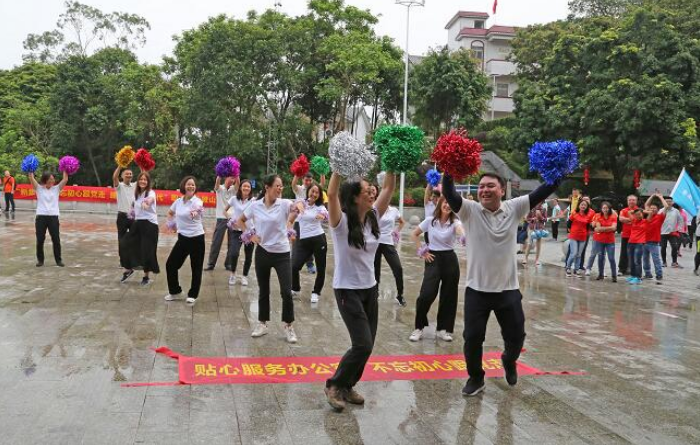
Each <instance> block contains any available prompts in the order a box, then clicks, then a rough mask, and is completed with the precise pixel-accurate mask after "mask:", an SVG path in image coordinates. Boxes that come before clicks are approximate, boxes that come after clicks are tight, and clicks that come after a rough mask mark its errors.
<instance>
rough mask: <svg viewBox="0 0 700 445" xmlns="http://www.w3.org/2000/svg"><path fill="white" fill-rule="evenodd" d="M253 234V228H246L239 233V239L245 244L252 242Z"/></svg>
mask: <svg viewBox="0 0 700 445" xmlns="http://www.w3.org/2000/svg"><path fill="white" fill-rule="evenodd" d="M254 236H255V229H250V230H246V231H245V232H243V233H242V234H241V241H242V242H243V244H245V245H246V246H247V245H249V244H250V243H252V242H253V237H254Z"/></svg>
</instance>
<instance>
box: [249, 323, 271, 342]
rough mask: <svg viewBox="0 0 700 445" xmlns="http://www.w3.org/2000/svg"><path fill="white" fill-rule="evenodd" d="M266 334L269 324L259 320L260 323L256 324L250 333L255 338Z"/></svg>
mask: <svg viewBox="0 0 700 445" xmlns="http://www.w3.org/2000/svg"><path fill="white" fill-rule="evenodd" d="M265 334H267V324H266V323H261V322H258V325H257V326H255V329H253V333H252V334H250V336H251V337H253V338H258V337H262V336H263V335H265Z"/></svg>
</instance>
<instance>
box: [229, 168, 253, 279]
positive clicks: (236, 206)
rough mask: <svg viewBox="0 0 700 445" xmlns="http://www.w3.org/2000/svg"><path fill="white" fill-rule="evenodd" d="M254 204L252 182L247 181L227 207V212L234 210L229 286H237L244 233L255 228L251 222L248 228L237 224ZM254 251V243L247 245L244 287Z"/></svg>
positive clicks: (230, 244)
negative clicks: (237, 272) (237, 273)
mask: <svg viewBox="0 0 700 445" xmlns="http://www.w3.org/2000/svg"><path fill="white" fill-rule="evenodd" d="M252 202H253V187H252V186H251V185H250V181H248V180H247V179H246V180H245V181H243V182H241V185H240V186H239V187H238V191H237V192H236V194H235V195H233V196H232V197H231V199H229V200H228V204H227V205H226V212H228V211H229V209H233V214H232V215H231V219H230V221H231V222H232V223H231V224H230V225H233V228H231V227H230V226H229V229H228V230H229V234H228V240H229V245H228V254H227V255H228V256H227V258H226V264H228V267H229V269H230V270H231V275H230V276H229V278H228V285H229V286H233V285H235V284H236V269H237V267H238V257H239V256H240V254H241V246H243V241H242V240H241V235H243V231H244V230H245V229H252V228H253V225H252V224H251V223H250V222H249V223H248V225H247V226H246V227H240V228H239V227H238V226H236V222H237V221H238V219H239V218H240V217H241V216H242V215H243V212H245V209H247V208H248V206H250V204H251V203H252ZM254 249H255V245H254V244H253V243H250V244H246V245H245V246H244V247H243V252H244V254H245V260H244V261H243V276H242V277H240V282H241V285H243V286H247V285H248V272H250V266H251V264H253V250H254Z"/></svg>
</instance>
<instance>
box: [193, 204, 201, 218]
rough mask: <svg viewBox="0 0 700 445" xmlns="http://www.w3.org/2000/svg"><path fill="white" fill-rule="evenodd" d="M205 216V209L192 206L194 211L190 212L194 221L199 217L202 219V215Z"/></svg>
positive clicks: (199, 206) (196, 205)
mask: <svg viewBox="0 0 700 445" xmlns="http://www.w3.org/2000/svg"><path fill="white" fill-rule="evenodd" d="M203 214H204V207H202V206H201V205H199V204H194V205H193V206H192V210H190V216H191V217H192V219H193V220H194V219H197V218H198V217H199V218H201V217H202V215H203Z"/></svg>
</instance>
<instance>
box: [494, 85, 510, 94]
mask: <svg viewBox="0 0 700 445" xmlns="http://www.w3.org/2000/svg"><path fill="white" fill-rule="evenodd" d="M508 86H509V85H508V84H507V83H497V84H496V97H510V95H509V94H508Z"/></svg>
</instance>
